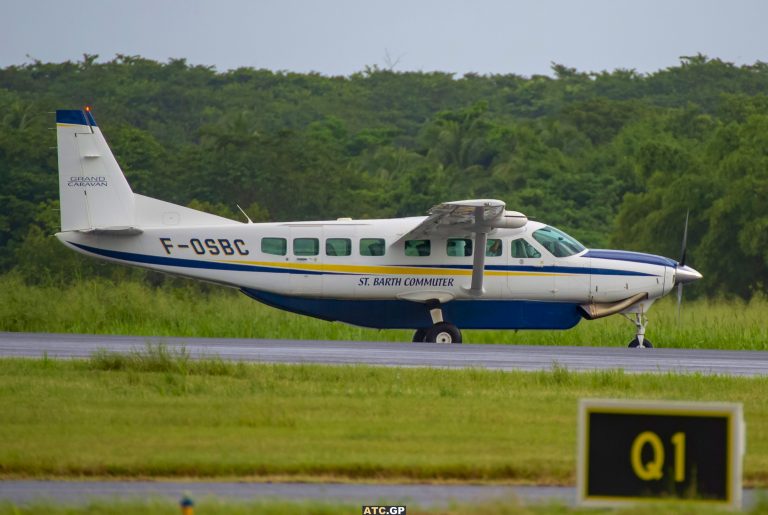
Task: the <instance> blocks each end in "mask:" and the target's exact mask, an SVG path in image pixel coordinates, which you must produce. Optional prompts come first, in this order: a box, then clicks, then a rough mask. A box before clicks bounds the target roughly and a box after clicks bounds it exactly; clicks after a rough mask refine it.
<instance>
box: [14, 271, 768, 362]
mask: <svg viewBox="0 0 768 515" xmlns="http://www.w3.org/2000/svg"><path fill="white" fill-rule="evenodd" d="M190 284H191V283H190ZM0 291H3V296H1V297H0V331H19V332H52V333H90V334H130V335H140V336H194V337H222V338H224V337H229V338H289V339H320V340H353V341H366V340H373V341H410V340H411V332H410V331H379V330H375V329H363V328H359V327H352V326H349V325H346V324H342V323H338V322H334V323H331V322H325V321H321V320H317V319H313V318H309V317H304V316H300V315H294V314H291V313H286V312H284V311H279V310H276V309H273V308H270V307H267V306H264V305H261V304H259V303H257V302H254V301H252V300H250V299H248V298H246V297H245V296H244V295H242V294H240V293H239V292H237V291H235V290H230V289H227V288H212V289H211V290H209V291H206V292H201V290H199V289H197V288H194V287H189V288H184V287H165V288H152V287H150V286H147V285H146V284H144V283H139V282H135V281H126V282H121V283H119V284H115V283H112V282H110V281H107V280H103V279H91V280H84V281H82V282H81V283H78V284H77V285H73V286H69V287H66V288H63V289H60V288H57V287H52V286H49V287H46V286H28V285H26V284H24V282H23V281H22V280H21V279H20V278H19V277H18V276H15V275H12V274H9V275H5V276H0ZM766 318H768V300H765V299H762V298H756V299H754V300H753V301H752V302H750V303H744V302H740V301H727V300H718V301H709V300H699V301H695V302H689V303H686V304H685V305H684V307H683V311H682V317H681V320H680V321H679V323H678V320H677V311H676V309H675V304H674V300H673V299H671V298H669V297H668V298H665V299H662V300H661V301H660V302H658V303H656V305H654V307H653V308H652V311H651V313H650V320H651V322H650V324H649V325H648V335H647V336H648V338H650V339H651V341H652V342H653V343H654V344H655V345H656V346H662V347H675V348H699V349H740V350H768V324H765V319H766ZM633 336H634V326H633V325H631V324H630V323H629V322H627V321H626V320H624V319H623V318H622V317H619V316H613V317H608V318H606V319H601V320H595V321H591V322H588V321H582V322H581V323H579V325H577V326H576V327H575V328H574V329H571V330H568V331H465V332H464V340H465V341H466V342H468V343H511V344H531V345H591V346H622V347H623V346H625V345H626V344H627V343H628V342H629V341H630V340H631V339H632V337H633Z"/></svg>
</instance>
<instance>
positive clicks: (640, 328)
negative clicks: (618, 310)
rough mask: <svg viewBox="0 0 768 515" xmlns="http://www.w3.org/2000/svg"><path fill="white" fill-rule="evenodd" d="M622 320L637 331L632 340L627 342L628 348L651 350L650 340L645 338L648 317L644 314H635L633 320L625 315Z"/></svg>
mask: <svg viewBox="0 0 768 515" xmlns="http://www.w3.org/2000/svg"><path fill="white" fill-rule="evenodd" d="M624 318H626V319H627V320H629V321H630V322H632V323H633V324H635V328H636V329H637V332H636V334H635V338H634V340H632V341H631V342H629V348H631V349H634V348H640V349H652V348H653V344H651V340H649V339H647V338H646V337H645V326H646V325H648V317H647V316H645V313H635V318H634V320H633V319H632V318H630V317H629V316H627V315H624Z"/></svg>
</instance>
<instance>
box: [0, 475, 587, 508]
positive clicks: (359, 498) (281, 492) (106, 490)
mask: <svg viewBox="0 0 768 515" xmlns="http://www.w3.org/2000/svg"><path fill="white" fill-rule="evenodd" d="M185 495H188V496H189V497H191V498H192V499H193V500H197V501H199V500H201V499H204V498H206V497H216V498H225V499H228V500H232V501H258V500H266V499H283V500H284V499H291V500H293V501H325V502H345V503H357V504H360V505H362V504H378V503H387V504H390V505H392V504H401V503H402V504H405V505H408V504H416V505H420V506H435V505H447V504H449V503H450V502H462V503H471V502H490V501H494V500H502V501H503V500H511V499H513V498H516V499H518V500H519V501H521V502H524V503H536V502H555V501H557V502H560V503H561V504H567V505H572V504H573V503H574V502H575V499H576V489H575V488H569V487H558V486H544V487H539V486H482V485H397V484H391V485H375V484H347V483H322V484H321V483H248V482H214V481H189V482H186V481H28V480H19V481H16V480H10V481H0V502H2V501H9V502H12V503H15V504H29V503H32V502H36V501H40V500H49V501H55V502H62V503H67V504H80V503H84V502H88V500H90V499H98V498H103V497H108V498H110V499H120V500H143V499H147V498H155V497H157V498H163V499H169V500H173V501H179V500H180V499H181V498H182V497H183V496H185Z"/></svg>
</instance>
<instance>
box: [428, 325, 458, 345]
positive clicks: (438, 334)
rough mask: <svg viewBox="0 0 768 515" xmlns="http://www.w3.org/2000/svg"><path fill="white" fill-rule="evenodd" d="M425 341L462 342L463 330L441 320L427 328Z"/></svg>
mask: <svg viewBox="0 0 768 515" xmlns="http://www.w3.org/2000/svg"><path fill="white" fill-rule="evenodd" d="M424 341H425V342H432V343H461V331H459V328H458V327H456V326H455V325H453V324H451V323H449V322H439V323H437V324H435V325H433V326H432V327H430V328H429V329H427V334H426V336H425V337H424Z"/></svg>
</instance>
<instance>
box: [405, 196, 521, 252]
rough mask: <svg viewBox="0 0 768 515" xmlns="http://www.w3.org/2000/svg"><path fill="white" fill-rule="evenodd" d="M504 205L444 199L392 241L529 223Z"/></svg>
mask: <svg viewBox="0 0 768 515" xmlns="http://www.w3.org/2000/svg"><path fill="white" fill-rule="evenodd" d="M504 207H505V204H504V202H502V201H501V200H493V199H477V200H459V201H456V202H444V203H443V204H438V205H436V206H434V207H433V208H432V209H430V210H429V211H428V214H429V216H427V218H426V219H424V220H423V221H422V222H421V223H420V224H419V225H417V226H416V227H414V228H413V229H411V230H410V231H408V232H407V233H405V234H404V235H403V236H401V237H400V239H398V240H397V242H395V243H398V242H401V241H404V240H419V239H424V238H429V237H431V236H456V237H458V236H464V235H468V234H469V233H477V232H485V233H488V232H490V231H491V230H492V229H496V228H509V229H514V228H518V227H522V226H524V225H525V224H526V223H527V222H528V219H527V218H526V217H525V215H523V214H522V213H518V212H516V211H505V209H504Z"/></svg>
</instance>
